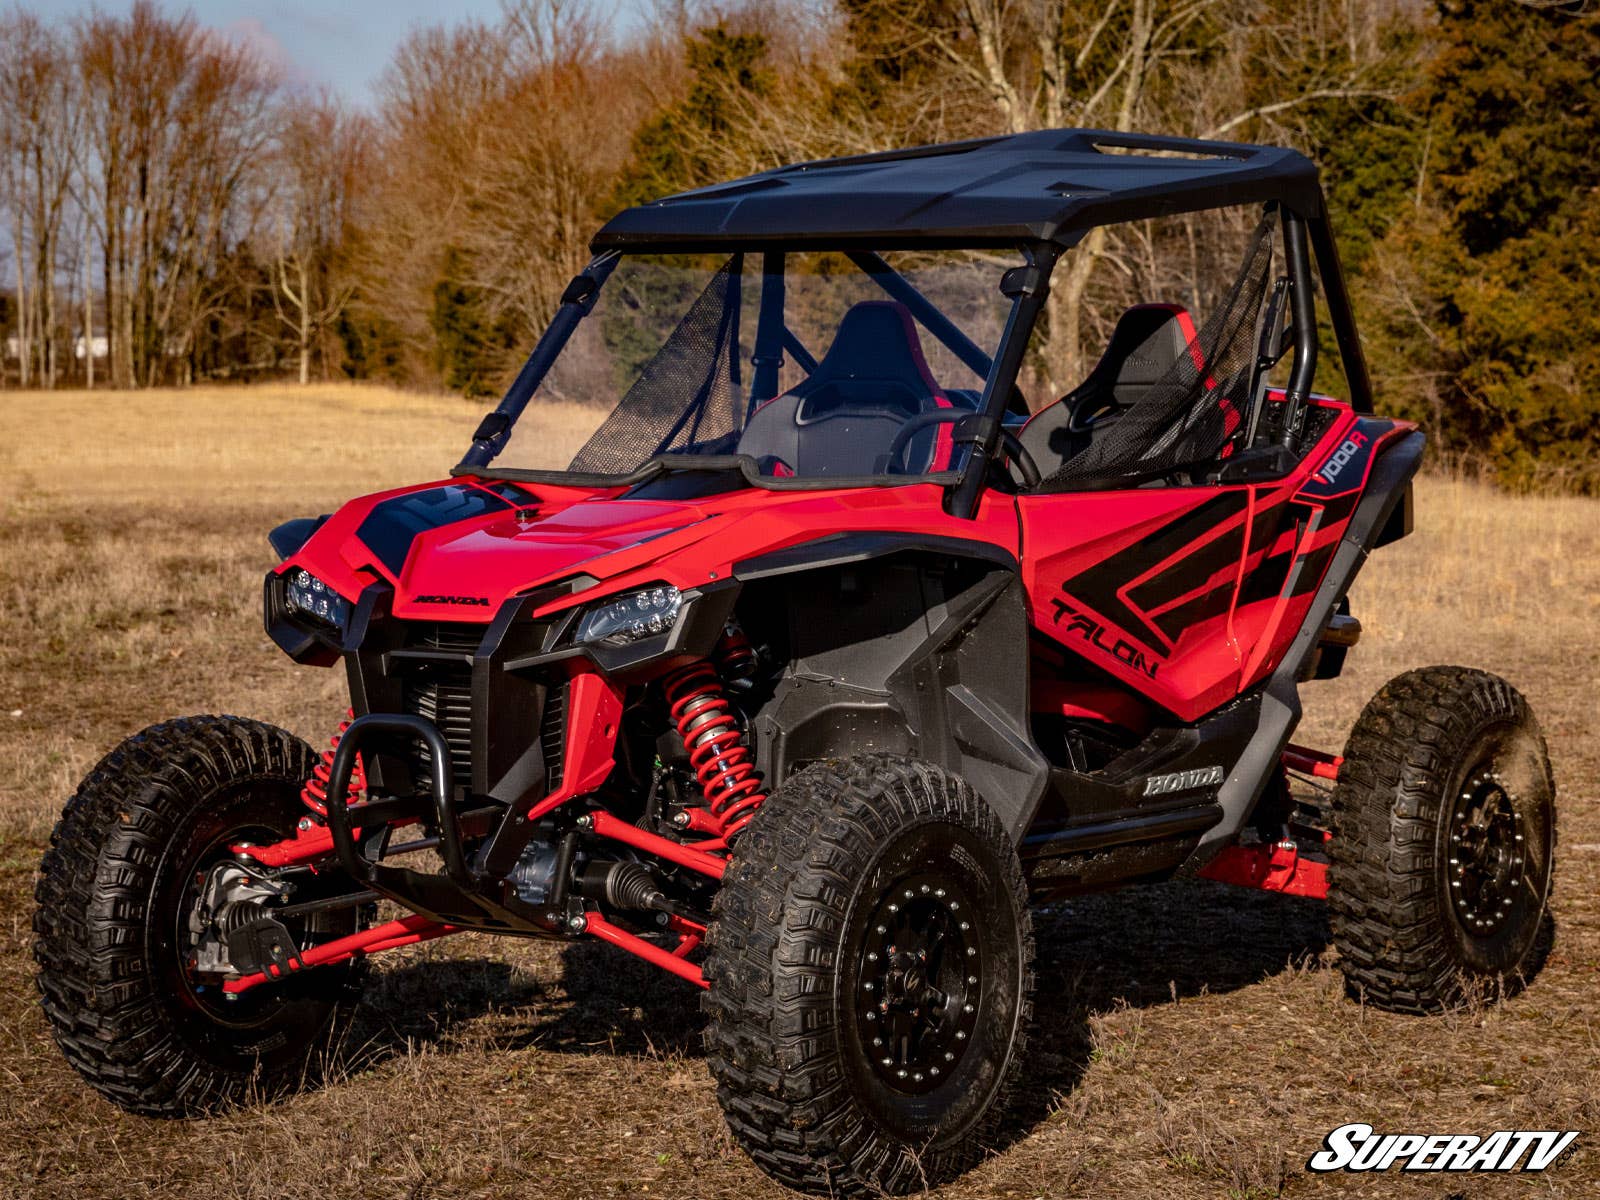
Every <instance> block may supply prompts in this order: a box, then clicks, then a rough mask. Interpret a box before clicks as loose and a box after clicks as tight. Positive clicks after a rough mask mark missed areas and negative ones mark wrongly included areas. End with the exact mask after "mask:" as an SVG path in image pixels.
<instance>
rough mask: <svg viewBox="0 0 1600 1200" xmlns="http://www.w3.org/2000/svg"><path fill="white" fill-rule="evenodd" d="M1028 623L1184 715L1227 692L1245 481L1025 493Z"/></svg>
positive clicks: (1232, 683)
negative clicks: (1233, 484)
mask: <svg viewBox="0 0 1600 1200" xmlns="http://www.w3.org/2000/svg"><path fill="white" fill-rule="evenodd" d="M1018 507H1019V509H1020V512H1021V519H1022V538H1023V549H1024V553H1023V561H1024V568H1023V577H1024V582H1025V583H1026V585H1027V588H1028V596H1029V604H1030V606H1031V609H1032V615H1033V621H1034V626H1035V628H1036V629H1037V630H1038V631H1039V632H1040V633H1042V634H1044V635H1045V636H1046V637H1049V638H1050V639H1052V640H1053V641H1055V642H1057V643H1059V644H1060V645H1061V646H1062V647H1064V648H1065V649H1067V650H1069V651H1071V652H1072V653H1074V654H1078V655H1081V656H1082V657H1083V658H1085V659H1087V660H1088V661H1089V662H1091V663H1093V664H1094V665H1095V666H1097V667H1100V668H1102V669H1103V670H1105V671H1107V672H1109V673H1110V674H1111V675H1113V676H1115V677H1116V678H1117V679H1119V680H1121V681H1122V682H1124V683H1126V684H1127V685H1128V686H1130V687H1132V688H1134V689H1135V690H1137V691H1138V692H1140V693H1142V694H1143V695H1145V696H1147V697H1148V698H1149V699H1151V700H1152V701H1154V702H1155V703H1157V704H1159V705H1161V706H1162V707H1163V708H1166V709H1169V710H1170V711H1172V712H1174V713H1175V714H1177V715H1178V716H1179V717H1180V718H1182V719H1184V720H1193V719H1195V718H1197V717H1199V716H1201V715H1203V714H1204V713H1206V712H1208V711H1209V710H1211V709H1212V708H1215V707H1216V706H1217V705H1219V704H1221V703H1223V702H1225V701H1226V700H1227V699H1229V698H1230V697H1231V696H1232V695H1233V694H1234V693H1235V691H1236V690H1237V688H1238V681H1239V672H1240V666H1241V654H1240V652H1239V646H1238V643H1237V642H1236V640H1235V639H1234V637H1233V634H1232V630H1231V628H1230V617H1231V614H1232V609H1233V602H1234V597H1235V595H1236V593H1237V590H1238V585H1239V577H1240V568H1241V564H1242V562H1243V559H1244V550H1245V545H1246V539H1247V537H1248V526H1249V512H1250V489H1248V488H1246V487H1242V486H1241V487H1223V488H1218V487H1195V488H1144V489H1138V490H1134V491H1123V492H1075V493H1061V494H1056V495H1047V496H1023V497H1021V498H1020V499H1019V501H1018Z"/></svg>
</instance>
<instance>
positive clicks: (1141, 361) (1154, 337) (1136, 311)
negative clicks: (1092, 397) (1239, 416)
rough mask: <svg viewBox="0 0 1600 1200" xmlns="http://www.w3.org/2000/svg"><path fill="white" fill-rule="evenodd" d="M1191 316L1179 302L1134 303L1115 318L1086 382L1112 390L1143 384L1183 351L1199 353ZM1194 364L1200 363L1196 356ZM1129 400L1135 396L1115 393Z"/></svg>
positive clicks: (1155, 377) (1155, 379) (1161, 373)
mask: <svg viewBox="0 0 1600 1200" xmlns="http://www.w3.org/2000/svg"><path fill="white" fill-rule="evenodd" d="M1199 352H1200V350H1199V346H1198V345H1197V344H1196V342H1195V330H1194V319H1193V318H1192V317H1191V316H1190V315H1189V310H1188V309H1186V308H1184V307H1183V306H1182V305H1178V304H1136V305H1134V306H1133V307H1132V308H1130V309H1128V310H1127V311H1126V312H1124V313H1123V314H1122V315H1121V316H1120V317H1118V318H1117V326H1116V328H1115V329H1114V330H1112V333H1111V340H1110V341H1109V342H1108V343H1107V344H1106V350H1105V353H1104V354H1102V355H1101V356H1100V361H1099V362H1098V363H1096V364H1095V367H1094V370H1093V371H1091V372H1089V380H1085V382H1086V383H1087V382H1089V381H1090V380H1092V381H1093V382H1094V383H1096V384H1098V385H1100V386H1102V387H1105V386H1109V387H1111V388H1112V389H1113V394H1115V390H1116V389H1119V388H1124V387H1125V388H1130V389H1134V388H1145V387H1148V386H1150V385H1151V384H1153V383H1157V382H1159V381H1160V380H1161V379H1162V378H1164V377H1165V376H1166V374H1167V372H1168V371H1170V370H1171V369H1172V366H1173V364H1174V363H1176V362H1178V360H1179V359H1181V358H1182V357H1184V356H1185V355H1191V356H1194V355H1198V354H1199ZM1195 365H1196V366H1200V365H1201V364H1200V363H1199V361H1198V360H1197V361H1196V363H1195ZM1115 398H1116V399H1117V401H1118V402H1119V403H1129V402H1131V401H1132V400H1134V399H1137V396H1134V395H1129V396H1126V397H1124V396H1120V395H1118V396H1116V397H1115Z"/></svg>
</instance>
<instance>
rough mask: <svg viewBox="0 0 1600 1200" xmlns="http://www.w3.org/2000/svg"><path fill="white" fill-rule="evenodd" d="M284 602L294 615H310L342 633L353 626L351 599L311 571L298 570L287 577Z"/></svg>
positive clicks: (314, 619)
mask: <svg viewBox="0 0 1600 1200" xmlns="http://www.w3.org/2000/svg"><path fill="white" fill-rule="evenodd" d="M285 578H286V580H287V584H288V586H287V587H286V588H285V589H284V596H283V598H284V604H285V606H286V607H287V608H288V610H289V612H290V614H291V615H293V616H305V617H310V618H311V619H312V620H313V621H320V622H322V623H323V624H324V625H331V626H333V628H335V629H337V630H338V631H339V632H340V633H343V632H344V631H345V630H346V629H347V628H348V627H349V625H350V602H349V601H348V600H346V599H345V598H344V597H343V596H341V595H339V593H338V592H336V591H334V590H333V589H332V588H331V587H329V586H328V585H327V584H325V583H323V582H322V580H320V579H318V578H317V577H316V576H315V575H313V574H312V573H311V572H310V571H306V570H303V569H296V570H293V571H290V572H289V573H288V575H287V576H286V577H285Z"/></svg>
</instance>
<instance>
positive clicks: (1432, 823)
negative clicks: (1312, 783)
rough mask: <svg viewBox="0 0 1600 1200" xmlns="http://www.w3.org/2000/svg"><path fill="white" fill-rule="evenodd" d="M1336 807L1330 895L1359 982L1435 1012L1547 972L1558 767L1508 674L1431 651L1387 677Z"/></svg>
mask: <svg viewBox="0 0 1600 1200" xmlns="http://www.w3.org/2000/svg"><path fill="white" fill-rule="evenodd" d="M1332 820H1333V834H1334V836H1333V840H1332V841H1331V842H1330V843H1329V844H1328V849H1329V855H1330V858H1331V860H1332V862H1331V866H1330V868H1329V875H1328V883H1329V887H1328V905H1329V911H1330V913H1331V916H1332V926H1333V939H1334V944H1335V945H1336V946H1337V947H1338V950H1339V965H1340V969H1341V970H1342V971H1343V972H1344V975H1345V978H1346V980H1347V982H1348V983H1349V986H1350V990H1351V992H1352V994H1354V995H1357V996H1359V997H1360V998H1362V999H1363V1000H1365V1001H1367V1002H1368V1003H1372V1004H1375V1005H1378V1006H1380V1007H1383V1008H1389V1009H1393V1010H1395V1011H1399V1012H1416V1013H1423V1012H1436V1011H1438V1010H1440V1009H1443V1008H1448V1007H1450V1006H1451V1005H1454V1004H1456V1003H1458V1002H1460V1001H1461V1000H1462V999H1463V998H1464V997H1465V996H1467V995H1469V994H1475V993H1480V992H1487V993H1489V994H1490V995H1505V994H1509V993H1511V992H1514V991H1516V990H1517V989H1519V988H1521V987H1522V986H1524V985H1525V984H1526V983H1527V981H1528V980H1529V979H1531V978H1532V977H1533V976H1534V975H1535V974H1537V973H1538V971H1539V969H1540V967H1541V966H1542V965H1543V962H1544V958H1545V955H1546V954H1547V953H1548V951H1549V947H1550V940H1551V936H1552V931H1553V922H1552V920H1551V917H1550V913H1549V897H1550V887H1551V880H1552V876H1553V869H1554V852H1555V783H1554V780H1553V778H1552V775H1551V772H1550V760H1549V756H1548V754H1547V753H1546V750H1545V744H1544V738H1543V736H1542V735H1541V734H1540V732H1539V725H1538V722H1537V721H1535V720H1534V717H1533V714H1532V712H1531V711H1529V708H1528V705H1527V701H1525V700H1524V699H1523V697H1522V696H1521V694H1520V693H1518V692H1517V690H1516V689H1515V688H1513V687H1512V686H1511V685H1510V684H1508V683H1507V682H1506V681H1505V680H1503V679H1500V678H1498V677H1497V676H1494V675H1490V674H1487V673H1486V672H1483V671H1474V670H1469V669H1467V668H1464V667H1428V668H1425V669H1423V670H1419V671H1410V672H1407V673H1406V674H1404V675H1401V676H1399V677H1398V678H1396V679H1394V680H1391V681H1390V682H1389V683H1388V684H1386V685H1385V686H1384V687H1383V689H1382V690H1381V691H1379V692H1378V694H1377V695H1376V696H1374V697H1373V699H1372V701H1371V702H1370V703H1369V704H1368V705H1367V707H1366V709H1365V710H1364V711H1363V712H1362V714H1361V717H1360V719H1359V720H1358V721H1357V722H1356V725H1355V728H1354V729H1353V730H1352V731H1351V734H1350V740H1349V742H1348V744H1347V745H1346V748H1345V755H1344V763H1343V765H1342V766H1341V767H1340V770H1339V782H1338V785H1337V787H1336V788H1335V789H1334V793H1333V799H1332Z"/></svg>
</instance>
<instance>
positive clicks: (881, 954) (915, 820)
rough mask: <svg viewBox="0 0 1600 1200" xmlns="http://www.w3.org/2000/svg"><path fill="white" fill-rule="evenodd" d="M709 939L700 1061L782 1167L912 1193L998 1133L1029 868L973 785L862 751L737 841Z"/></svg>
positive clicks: (1026, 929) (731, 1119)
mask: <svg viewBox="0 0 1600 1200" xmlns="http://www.w3.org/2000/svg"><path fill="white" fill-rule="evenodd" d="M715 915H716V920H715V922H714V923H713V925H712V927H711V930H710V931H709V936H708V945H709V947H710V952H709V954H708V956H707V960H706V967H705V971H706V978H707V980H708V981H709V982H710V984H711V987H710V990H709V992H708V993H707V997H706V1010H707V1013H708V1015H709V1017H710V1026H709V1028H708V1030H707V1048H708V1055H707V1057H708V1060H709V1063H710V1066H711V1069H712V1072H713V1074H714V1075H715V1076H716V1078H717V1083H718V1088H717V1097H718V1100H719V1101H720V1102H721V1104H722V1108H723V1112H724V1114H725V1115H726V1117H727V1121H728V1127H729V1129H730V1130H731V1131H732V1132H733V1134H734V1135H735V1137H736V1138H737V1139H738V1140H739V1142H740V1143H741V1144H742V1145H743V1146H744V1148H745V1149H746V1150H747V1151H748V1152H749V1153H750V1155H751V1157H752V1158H754V1159H755V1161H756V1162H757V1163H758V1164H759V1165H760V1166H761V1167H762V1168H763V1169H764V1170H765V1171H766V1172H767V1173H768V1174H770V1175H771V1176H773V1177H774V1178H775V1179H777V1180H778V1181H779V1182H782V1183H784V1184H787V1185H788V1186H790V1187H794V1188H799V1189H801V1190H804V1191H809V1192H814V1193H818V1194H823V1195H834V1194H881V1193H885V1192H888V1193H903V1192H906V1191H911V1190H915V1189H919V1188H924V1187H927V1186H929V1185H930V1184H932V1183H936V1182H938V1181H939V1180H941V1179H944V1178H947V1177H949V1176H951V1175H954V1174H956V1173H959V1172H960V1171H962V1170H965V1169H966V1168H968V1167H970V1166H971V1165H973V1164H974V1163H975V1162H976V1161H977V1160H978V1159H979V1158H980V1157H981V1156H982V1154H983V1153H984V1151H985V1150H986V1149H987V1148H989V1147H990V1146H991V1145H992V1144H993V1143H994V1141H995V1138H996V1136H997V1130H998V1122H999V1121H1000V1120H1001V1118H1002V1116H1003V1114H1004V1111H1005V1108H1006V1101H1007V1098H1008V1096H1009V1094H1010V1092H1011V1090H1012V1088H1013V1086H1014V1084H1015V1081H1016V1078H1017V1075H1018V1072H1019V1069H1020V1066H1021V1062H1022V1046H1023V1038H1024V1031H1025V1027H1026V1023H1027V1019H1028V1015H1029V1011H1030V1009H1029V1003H1030V995H1031V991H1032V951H1033V944H1032V934H1031V928H1030V925H1029V917H1028V908H1027V894H1026V888H1025V886H1024V882H1023V877H1022V868H1021V864H1020V863H1019V862H1018V860H1017V855H1016V851H1015V849H1014V848H1013V847H1012V845H1011V843H1010V841H1009V839H1008V838H1007V837H1006V835H1005V832H1004V830H1003V829H1002V828H1001V826H1000V823H999V821H998V819H997V818H996V817H995V815H994V813H993V812H992V811H991V810H990V809H989V807H988V806H987V805H986V804H985V803H984V802H983V801H982V800H981V799H980V798H979V797H978V795H977V794H976V793H975V792H974V791H973V790H972V788H971V787H970V786H969V785H967V784H966V783H965V782H964V781H962V780H961V779H959V778H957V777H956V776H953V775H950V774H949V773H947V772H945V771H942V770H940V769H939V768H937V767H934V766H932V765H930V764H927V763H921V762H916V761H914V760H908V759H902V758H892V757H889V756H877V755H874V756H870V757H863V758H859V759H852V760H848V761H846V762H844V763H838V764H826V765H817V766H813V767H808V768H806V769H805V770H803V771H801V772H799V773H797V774H796V775H793V776H791V777H790V778H789V779H788V780H786V781H785V782H784V784H783V786H782V787H781V788H779V789H778V790H777V791H776V792H775V793H774V794H773V795H772V797H771V798H769V799H768V800H767V802H766V803H765V804H764V805H763V806H762V808H761V810H760V811H759V812H758V813H757V814H756V816H755V819H754V820H752V821H751V823H750V825H749V827H748V828H747V829H746V830H745V832H744V834H743V835H742V837H741V840H740V842H739V850H738V853H737V854H735V855H734V858H733V865H732V866H731V867H730V869H729V872H728V874H727V876H726V877H725V878H724V880H723V884H722V888H721V890H720V892H719V893H718V896H717V899H716V905H715Z"/></svg>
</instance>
